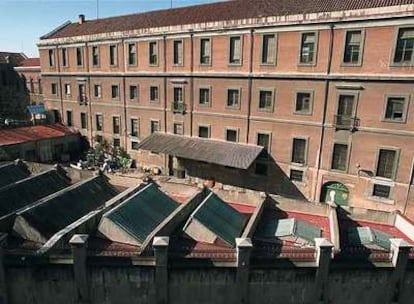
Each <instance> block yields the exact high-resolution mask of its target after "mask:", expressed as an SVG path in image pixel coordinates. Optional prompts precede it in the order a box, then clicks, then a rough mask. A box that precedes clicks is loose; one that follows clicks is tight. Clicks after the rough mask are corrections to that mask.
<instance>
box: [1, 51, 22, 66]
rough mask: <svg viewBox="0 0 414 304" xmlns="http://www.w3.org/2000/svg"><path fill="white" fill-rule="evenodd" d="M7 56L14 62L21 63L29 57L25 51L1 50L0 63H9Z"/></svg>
mask: <svg viewBox="0 0 414 304" xmlns="http://www.w3.org/2000/svg"><path fill="white" fill-rule="evenodd" d="M7 57H9V58H10V59H11V60H12V63H14V64H16V65H20V64H21V62H22V61H24V60H26V59H27V57H26V55H25V54H23V53H14V52H0V64H1V63H7Z"/></svg>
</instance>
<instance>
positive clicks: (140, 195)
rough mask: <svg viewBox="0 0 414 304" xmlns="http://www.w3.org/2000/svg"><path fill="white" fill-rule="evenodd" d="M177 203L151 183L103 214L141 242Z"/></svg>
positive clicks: (175, 207)
mask: <svg viewBox="0 0 414 304" xmlns="http://www.w3.org/2000/svg"><path fill="white" fill-rule="evenodd" d="M178 206H179V204H178V203H177V202H176V201H174V200H173V199H171V198H170V197H169V196H168V195H166V194H165V193H164V192H162V191H161V190H159V189H158V187H157V186H156V185H155V184H153V183H151V184H149V185H148V186H146V187H145V188H143V189H141V190H140V191H138V192H137V193H136V194H135V195H133V196H132V197H131V198H129V199H127V200H126V201H125V202H123V203H122V204H120V205H119V206H117V207H116V208H114V209H112V210H110V211H109V212H108V213H106V214H105V215H104V217H107V218H108V219H110V220H111V221H112V222H113V223H115V224H116V225H118V226H119V227H121V228H122V229H123V230H124V231H125V232H127V233H128V234H129V235H131V236H132V237H134V238H135V239H137V240H138V241H139V242H140V243H143V242H144V241H145V240H146V238H147V237H148V236H149V235H150V234H151V232H152V231H153V230H154V229H155V228H156V227H157V226H158V225H159V224H160V223H161V222H162V221H163V220H165V219H166V218H167V217H168V216H169V215H170V214H171V213H172V212H173V211H174V210H175V209H177V207H178Z"/></svg>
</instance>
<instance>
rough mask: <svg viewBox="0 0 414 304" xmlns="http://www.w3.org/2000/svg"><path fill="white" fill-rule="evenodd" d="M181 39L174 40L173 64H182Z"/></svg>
mask: <svg viewBox="0 0 414 304" xmlns="http://www.w3.org/2000/svg"><path fill="white" fill-rule="evenodd" d="M183 56H184V52H183V41H182V40H174V64H175V65H182V64H183Z"/></svg>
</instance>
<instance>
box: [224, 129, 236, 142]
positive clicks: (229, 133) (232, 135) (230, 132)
mask: <svg viewBox="0 0 414 304" xmlns="http://www.w3.org/2000/svg"><path fill="white" fill-rule="evenodd" d="M238 133H239V132H238V130H237V129H227V130H226V140H227V141H232V142H238V141H239V134H238Z"/></svg>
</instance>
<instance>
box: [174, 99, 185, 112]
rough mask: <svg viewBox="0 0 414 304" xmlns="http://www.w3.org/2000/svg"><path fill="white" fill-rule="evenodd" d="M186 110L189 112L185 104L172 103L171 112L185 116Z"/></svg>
mask: <svg viewBox="0 0 414 304" xmlns="http://www.w3.org/2000/svg"><path fill="white" fill-rule="evenodd" d="M186 110H187V105H186V104H185V103H183V102H177V101H173V102H172V103H171V111H172V112H173V113H181V114H185V112H186Z"/></svg>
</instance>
